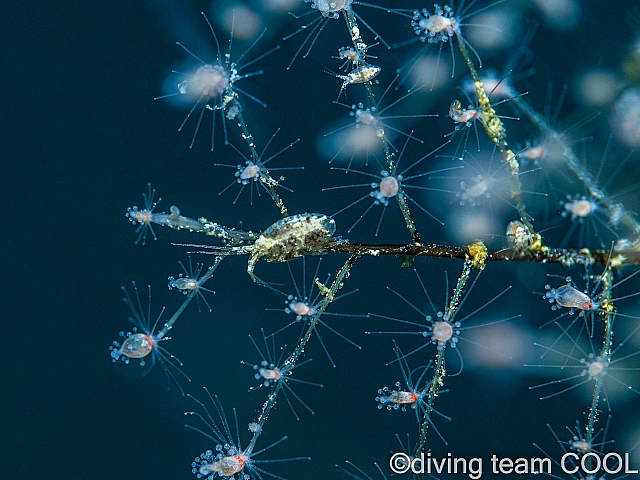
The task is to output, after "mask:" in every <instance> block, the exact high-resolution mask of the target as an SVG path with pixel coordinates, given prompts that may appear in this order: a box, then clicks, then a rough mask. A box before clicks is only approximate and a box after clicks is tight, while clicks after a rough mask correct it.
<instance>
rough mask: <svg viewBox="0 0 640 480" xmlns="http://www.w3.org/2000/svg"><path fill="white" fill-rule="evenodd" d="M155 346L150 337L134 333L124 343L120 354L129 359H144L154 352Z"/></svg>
mask: <svg viewBox="0 0 640 480" xmlns="http://www.w3.org/2000/svg"><path fill="white" fill-rule="evenodd" d="M155 344H156V342H155V340H154V339H153V338H152V337H150V336H149V335H147V334H145V333H134V334H131V335H129V336H128V337H127V338H126V340H125V341H124V342H122V346H121V347H120V350H119V353H120V354H122V355H124V356H125V357H128V358H144V357H146V356H147V355H149V354H150V353H151V352H152V351H153V348H154V347H155Z"/></svg>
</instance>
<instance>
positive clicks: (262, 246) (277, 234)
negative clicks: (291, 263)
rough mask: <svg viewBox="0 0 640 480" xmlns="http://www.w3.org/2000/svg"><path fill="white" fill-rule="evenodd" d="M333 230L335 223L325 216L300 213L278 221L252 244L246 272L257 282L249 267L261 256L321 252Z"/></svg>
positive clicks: (280, 258)
mask: <svg viewBox="0 0 640 480" xmlns="http://www.w3.org/2000/svg"><path fill="white" fill-rule="evenodd" d="M335 232H336V222H335V221H334V220H333V219H332V218H329V217H327V216H326V215H321V214H316V213H303V214H301V215H292V216H290V217H286V218H283V219H282V220H278V221H277V222H276V223H274V224H273V225H271V226H270V227H269V228H267V229H266V230H265V231H264V232H262V234H261V235H260V236H259V237H258V239H257V240H256V241H255V243H254V244H253V249H252V253H251V257H250V258H249V265H248V267H247V273H249V275H250V276H251V278H253V279H254V281H257V280H256V278H257V277H256V276H255V275H254V273H253V269H254V267H255V264H256V262H257V261H258V260H259V259H260V258H262V257H265V260H266V261H267V262H286V261H288V260H291V259H293V258H297V257H302V256H304V255H309V254H319V253H323V250H324V249H325V248H326V247H327V245H328V244H329V243H330V242H331V241H332V240H333V234H334V233H335Z"/></svg>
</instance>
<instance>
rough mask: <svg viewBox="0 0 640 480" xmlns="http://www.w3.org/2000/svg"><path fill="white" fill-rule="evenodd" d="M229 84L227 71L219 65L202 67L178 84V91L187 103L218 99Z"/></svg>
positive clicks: (229, 78) (229, 77)
mask: <svg viewBox="0 0 640 480" xmlns="http://www.w3.org/2000/svg"><path fill="white" fill-rule="evenodd" d="M230 82H231V75H230V74H229V71H228V70H227V69H226V68H225V67H224V66H222V65H220V64H214V65H209V64H207V65H202V66H200V67H198V68H197V69H196V70H195V71H194V72H193V73H191V74H190V75H189V77H188V78H187V79H186V80H183V81H182V82H180V83H179V84H178V91H179V92H180V93H181V94H182V95H185V96H186V98H187V100H188V101H189V102H196V101H200V100H202V99H210V98H214V97H219V96H222V94H224V92H225V91H226V90H227V88H228V87H229V85H230Z"/></svg>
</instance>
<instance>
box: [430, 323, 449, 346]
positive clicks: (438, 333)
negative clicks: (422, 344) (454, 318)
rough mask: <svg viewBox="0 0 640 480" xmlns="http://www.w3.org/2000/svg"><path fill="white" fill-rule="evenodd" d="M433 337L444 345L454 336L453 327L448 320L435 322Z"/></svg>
mask: <svg viewBox="0 0 640 480" xmlns="http://www.w3.org/2000/svg"><path fill="white" fill-rule="evenodd" d="M432 335H433V337H432V338H433V339H434V340H437V341H438V343H439V344H440V345H444V344H445V343H446V342H447V341H448V340H451V337H452V336H453V327H452V326H451V324H450V323H448V322H435V323H434V324H433V331H432Z"/></svg>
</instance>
